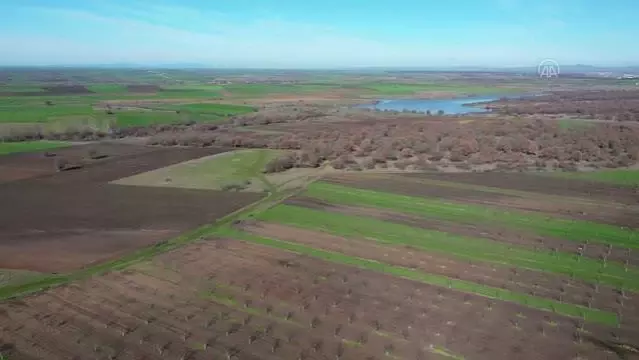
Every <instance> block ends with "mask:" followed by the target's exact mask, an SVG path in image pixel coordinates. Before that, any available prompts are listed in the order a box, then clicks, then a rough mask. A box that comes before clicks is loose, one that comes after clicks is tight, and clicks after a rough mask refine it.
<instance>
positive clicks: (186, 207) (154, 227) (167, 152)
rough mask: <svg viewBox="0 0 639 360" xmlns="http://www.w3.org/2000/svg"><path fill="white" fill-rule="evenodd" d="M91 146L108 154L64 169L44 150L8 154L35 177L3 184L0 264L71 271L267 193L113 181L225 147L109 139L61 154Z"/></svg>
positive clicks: (8, 163)
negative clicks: (185, 146) (154, 145)
mask: <svg viewBox="0 0 639 360" xmlns="http://www.w3.org/2000/svg"><path fill="white" fill-rule="evenodd" d="M88 149H94V150H95V149H97V150H96V151H98V153H99V154H102V155H108V156H107V157H104V158H100V159H97V160H90V163H88V164H86V165H85V166H84V167H83V168H80V169H75V170H68V171H63V172H53V166H52V163H51V161H52V160H51V158H50V157H44V155H43V154H42V153H34V154H20V155H16V156H7V157H2V158H0V161H1V162H2V164H3V166H4V168H3V170H6V171H7V172H8V173H9V174H11V173H12V172H18V173H20V172H21V171H25V170H24V169H27V171H30V172H31V173H30V174H31V175H33V176H34V177H32V178H30V179H23V180H17V181H13V182H6V183H4V184H0V198H2V200H3V201H2V202H1V203H0V268H5V269H24V270H35V271H41V272H68V271H71V270H74V269H79V268H82V267H85V266H88V265H91V264H94V263H96V262H101V261H105V260H109V259H114V258H116V257H118V256H122V255H124V254H126V253H128V252H130V251H131V250H134V249H138V248H141V247H145V246H148V245H151V244H154V243H158V242H160V241H163V240H168V239H170V238H173V237H175V236H176V235H177V234H179V233H182V232H185V231H187V230H190V229H193V228H196V227H198V226H200V225H203V224H208V223H211V222H213V221H214V220H215V219H218V218H220V217H223V216H224V215H226V214H228V213H230V212H232V211H234V210H237V209H239V208H242V207H244V206H246V205H248V204H250V203H252V202H254V201H256V200H258V199H260V198H261V197H262V195H260V194H248V193H242V194H234V193H233V194H232V193H227V192H220V191H204V190H193V189H171V188H166V189H165V188H150V187H132V186H120V185H114V184H108V182H110V181H112V180H116V179H120V178H122V177H126V176H130V175H134V174H137V173H140V172H145V171H149V170H153V169H156V168H159V167H163V166H167V165H171V164H174V163H177V162H182V161H185V160H190V159H193V158H196V157H200V156H205V155H210V154H214V153H220V152H223V151H226V150H225V149H221V148H207V149H180V148H172V149H171V148H165V149H161V148H152V147H145V146H134V145H121V144H101V145H90V146H73V147H69V148H65V149H59V150H56V155H57V156H65V158H72V157H74V156H80V157H82V156H85V154H86V153H87V150H88ZM4 173H5V172H4V171H3V174H4ZM8 178H10V177H8ZM14 178H15V176H14ZM5 179H6V178H5Z"/></svg>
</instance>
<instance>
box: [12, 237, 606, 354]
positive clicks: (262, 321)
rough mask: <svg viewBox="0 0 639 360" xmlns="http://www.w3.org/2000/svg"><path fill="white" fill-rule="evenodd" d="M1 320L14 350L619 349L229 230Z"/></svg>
mask: <svg viewBox="0 0 639 360" xmlns="http://www.w3.org/2000/svg"><path fill="white" fill-rule="evenodd" d="M0 319H2V321H1V322H0V323H1V324H2V325H1V327H0V338H1V339H2V341H3V343H4V344H5V345H4V347H5V348H6V349H8V351H6V353H7V355H8V356H9V357H10V358H11V359H32V358H46V359H66V358H78V359H88V358H96V357H97V358H105V359H106V358H110V359H120V360H121V359H143V358H144V359H152V358H153V359H155V358H158V359H160V358H162V359H210V358H216V359H217V358H220V359H384V358H388V357H391V358H399V359H447V358H448V359H450V358H451V357H452V356H464V357H466V358H467V359H490V360H493V359H513V358H517V359H572V358H577V357H581V358H588V359H609V358H613V357H612V356H613V355H612V354H611V353H610V352H608V351H607V350H606V349H604V348H601V347H597V346H596V345H595V344H594V343H593V342H591V341H590V340H589V339H590V338H597V337H598V336H599V335H605V334H602V332H603V331H604V329H601V328H599V327H597V326H592V327H590V326H589V325H586V329H587V331H588V333H587V335H579V334H580V333H578V332H576V331H575V327H576V326H577V325H576V324H574V322H573V320H570V319H568V318H564V317H561V316H557V315H554V314H549V313H544V312H540V311H536V310H531V309H528V308H525V307H522V306H518V305H514V304H511V303H505V302H500V301H491V300H487V299H485V298H479V297H476V296H473V295H465V294H462V293H459V292H455V291H451V290H448V289H445V288H437V287H432V286H428V285H424V284H420V283H415V282H412V281H409V280H403V279H399V278H393V277H389V276H386V275H382V274H378V273H373V272H369V271H363V270H359V269H356V268H351V267H348V266H342V265H335V264H329V263H325V262H323V261H320V260H316V259H312V258H307V257H302V256H297V255H294V254H291V253H288V252H285V251H281V250H276V249H272V248H267V247H263V246H260V245H254V244H249V243H244V242H239V241H235V240H224V239H219V240H215V241H210V240H209V241H203V242H199V243H196V244H191V245H189V246H187V247H184V248H182V249H179V250H176V251H173V252H171V253H167V254H164V255H162V256H160V257H157V258H156V259H154V260H153V262H152V263H144V264H139V265H135V266H134V267H132V268H130V269H129V270H127V271H124V272H119V273H111V274H108V275H106V276H103V277H98V278H94V279H90V280H87V281H84V282H82V283H78V284H73V285H68V286H64V287H60V288H56V289H53V290H50V291H47V292H45V293H41V294H38V295H33V296H30V297H28V298H25V299H23V300H14V301H9V302H5V303H2V304H0ZM615 331H616V330H615ZM574 334H577V335H574Z"/></svg>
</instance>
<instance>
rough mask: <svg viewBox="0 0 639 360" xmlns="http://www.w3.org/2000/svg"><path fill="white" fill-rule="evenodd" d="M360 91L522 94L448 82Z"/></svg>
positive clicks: (384, 85) (373, 86)
mask: <svg viewBox="0 0 639 360" xmlns="http://www.w3.org/2000/svg"><path fill="white" fill-rule="evenodd" d="M359 87H360V88H362V89H367V90H371V91H373V92H375V93H378V94H380V95H412V94H415V93H418V92H426V91H432V92H455V93H460V94H477V95H481V94H502V93H516V92H523V91H524V89H522V88H518V87H495V86H476V85H466V84H458V83H448V82H443V81H442V82H436V83H424V84H401V83H370V84H361V85H359Z"/></svg>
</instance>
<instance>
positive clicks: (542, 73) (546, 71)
mask: <svg viewBox="0 0 639 360" xmlns="http://www.w3.org/2000/svg"><path fill="white" fill-rule="evenodd" d="M559 72H560V70H559V63H558V62H556V61H555V60H552V59H546V60H544V61H542V62H540V63H539V66H537V74H539V77H541V78H546V79H550V78H554V77H559Z"/></svg>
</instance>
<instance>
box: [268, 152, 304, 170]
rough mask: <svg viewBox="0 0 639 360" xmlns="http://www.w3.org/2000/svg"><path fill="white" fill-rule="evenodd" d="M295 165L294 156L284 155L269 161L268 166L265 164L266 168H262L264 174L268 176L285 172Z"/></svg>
mask: <svg viewBox="0 0 639 360" xmlns="http://www.w3.org/2000/svg"><path fill="white" fill-rule="evenodd" d="M295 163H296V159H295V156H293V155H291V154H286V155H283V156H280V157H277V158H275V159H273V160H271V161H270V162H269V163H268V164H266V167H265V168H264V172H265V173H267V174H269V173H276V172H282V171H286V170H288V169H291V168H293V167H294V166H295Z"/></svg>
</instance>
